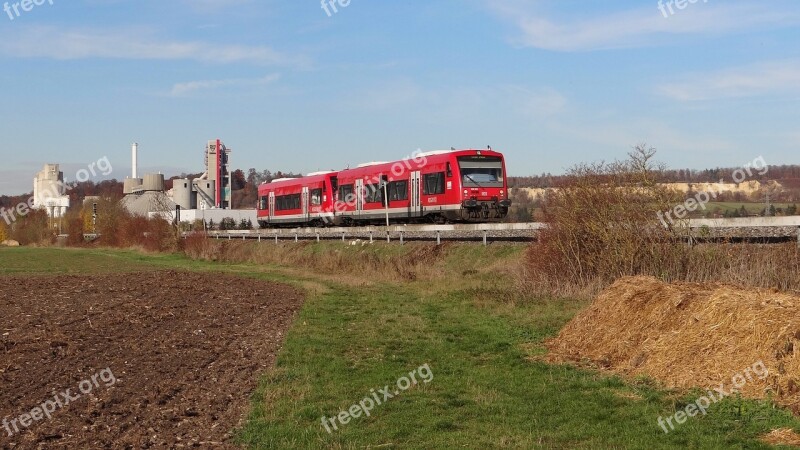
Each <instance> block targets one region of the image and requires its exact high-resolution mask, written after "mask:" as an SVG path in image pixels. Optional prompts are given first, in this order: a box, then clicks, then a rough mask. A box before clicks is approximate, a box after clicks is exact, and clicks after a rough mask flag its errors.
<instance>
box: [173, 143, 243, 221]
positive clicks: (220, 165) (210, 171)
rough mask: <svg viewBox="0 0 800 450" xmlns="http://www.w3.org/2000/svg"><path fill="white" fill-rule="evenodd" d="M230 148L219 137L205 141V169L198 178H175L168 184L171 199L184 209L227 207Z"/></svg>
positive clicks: (229, 188) (229, 185) (229, 203)
mask: <svg viewBox="0 0 800 450" xmlns="http://www.w3.org/2000/svg"><path fill="white" fill-rule="evenodd" d="M230 155H231V149H229V148H227V147H226V146H225V144H224V143H223V142H222V141H221V140H219V139H216V140H211V141H208V144H207V145H206V151H205V165H206V172H205V173H204V174H203V175H201V176H200V177H199V178H196V179H194V180H190V179H177V180H175V181H174V183H173V185H172V195H171V196H172V200H173V201H174V202H175V204H177V205H178V206H180V207H181V209H185V210H193V209H200V210H206V209H230V207H231V170H230Z"/></svg>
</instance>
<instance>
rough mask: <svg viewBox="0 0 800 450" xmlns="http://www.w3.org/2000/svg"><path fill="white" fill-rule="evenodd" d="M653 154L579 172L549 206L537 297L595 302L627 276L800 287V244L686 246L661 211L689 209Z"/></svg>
mask: <svg viewBox="0 0 800 450" xmlns="http://www.w3.org/2000/svg"><path fill="white" fill-rule="evenodd" d="M653 155H654V151H653V150H651V149H647V148H646V147H644V146H638V147H636V150H635V151H634V152H632V153H631V155H630V156H631V159H630V160H629V161H626V162H621V163H620V162H617V163H612V164H595V165H590V166H589V165H582V166H578V167H577V168H575V169H573V170H572V172H571V174H570V176H569V177H567V179H568V182H567V183H566V184H565V185H564V186H561V189H559V190H558V191H554V192H551V193H549V194H548V195H547V196H546V198H545V201H544V221H545V222H546V223H547V224H548V228H547V229H546V230H543V231H542V233H541V234H540V239H539V240H538V241H537V242H536V243H534V244H532V245H531V247H530V248H529V250H528V252H527V254H526V261H525V263H524V264H523V269H522V271H521V277H520V283H521V284H522V285H523V288H525V289H526V290H527V291H529V292H531V293H534V294H537V295H557V296H578V297H586V298H588V297H593V296H594V295H595V294H597V293H598V292H600V291H601V290H602V289H604V288H605V287H607V286H608V285H610V284H611V283H613V282H614V281H615V280H617V279H619V278H621V277H625V276H636V275H650V276H654V277H657V278H659V279H662V280H664V281H668V282H673V281H691V282H709V281H716V282H726V283H733V284H738V285H745V286H754V287H768V288H779V289H800V275H798V274H800V271H798V269H800V261H798V255H797V251H796V248H795V246H794V245H786V246H755V245H749V244H740V245H731V244H715V245H699V246H694V247H691V246H689V245H687V243H686V239H685V236H684V235H683V231H680V225H681V224H679V223H676V225H678V227H664V226H663V224H662V223H661V222H660V221H659V219H658V215H657V214H658V212H662V213H663V212H666V211H669V210H672V209H673V208H674V207H675V206H676V205H679V204H681V203H683V198H682V197H680V194H677V193H675V192H673V191H668V190H665V189H663V188H662V187H660V186H659V185H658V181H659V174H660V170H661V167H659V166H657V165H655V164H653V163H652V157H653Z"/></svg>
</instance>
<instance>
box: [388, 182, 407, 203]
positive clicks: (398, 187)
mask: <svg viewBox="0 0 800 450" xmlns="http://www.w3.org/2000/svg"><path fill="white" fill-rule="evenodd" d="M388 189H389V201H390V202H396V201H400V200H408V181H406V180H403V181H392V182H391V183H389V186H388Z"/></svg>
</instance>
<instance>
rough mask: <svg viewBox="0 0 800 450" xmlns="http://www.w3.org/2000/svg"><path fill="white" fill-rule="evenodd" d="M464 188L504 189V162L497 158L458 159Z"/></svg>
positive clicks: (468, 157)
mask: <svg viewBox="0 0 800 450" xmlns="http://www.w3.org/2000/svg"><path fill="white" fill-rule="evenodd" d="M458 167H459V170H460V171H461V185H462V186H464V187H470V186H473V187H503V160H502V159H501V158H498V157H495V156H464V157H461V158H458Z"/></svg>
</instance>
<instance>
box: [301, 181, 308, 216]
mask: <svg viewBox="0 0 800 450" xmlns="http://www.w3.org/2000/svg"><path fill="white" fill-rule="evenodd" d="M300 203H301V204H302V208H303V220H304V221H306V222H308V186H304V187H303V195H302V196H301V197H300Z"/></svg>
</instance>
